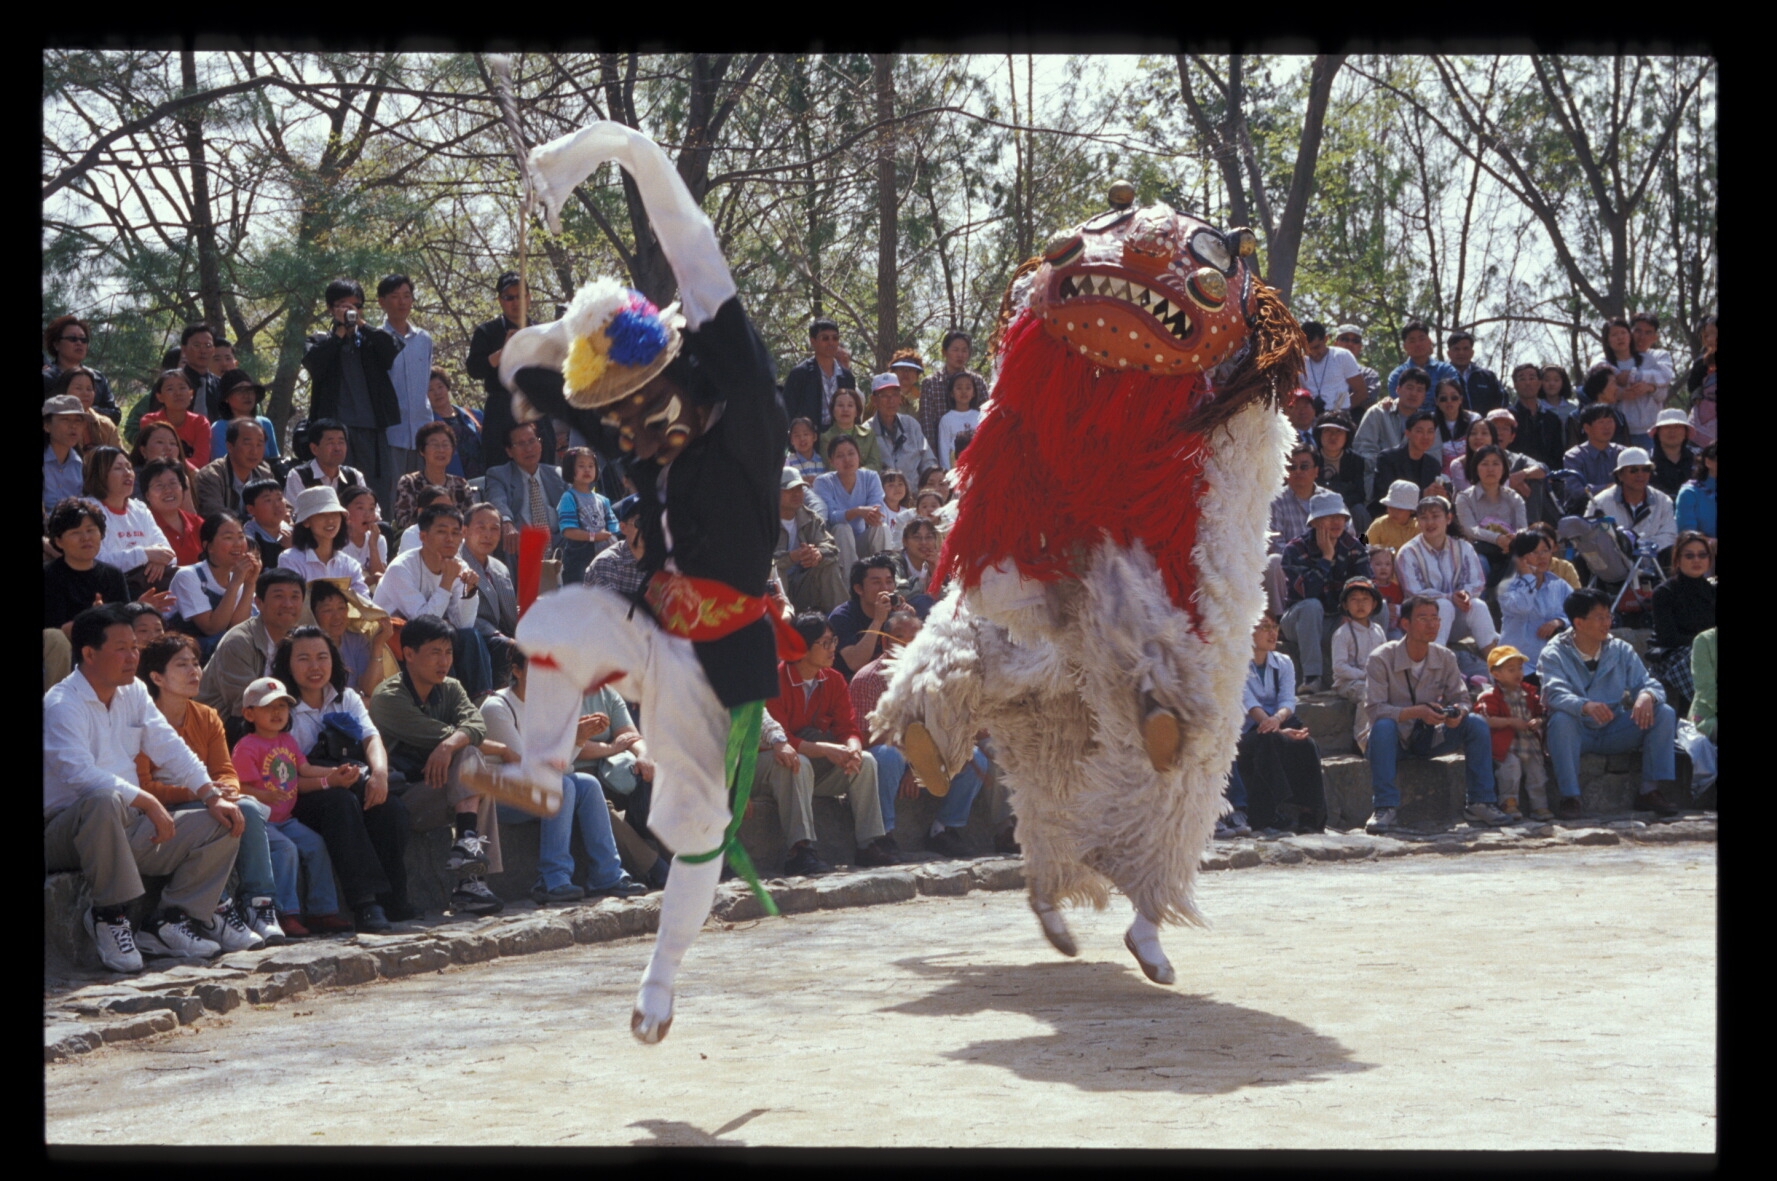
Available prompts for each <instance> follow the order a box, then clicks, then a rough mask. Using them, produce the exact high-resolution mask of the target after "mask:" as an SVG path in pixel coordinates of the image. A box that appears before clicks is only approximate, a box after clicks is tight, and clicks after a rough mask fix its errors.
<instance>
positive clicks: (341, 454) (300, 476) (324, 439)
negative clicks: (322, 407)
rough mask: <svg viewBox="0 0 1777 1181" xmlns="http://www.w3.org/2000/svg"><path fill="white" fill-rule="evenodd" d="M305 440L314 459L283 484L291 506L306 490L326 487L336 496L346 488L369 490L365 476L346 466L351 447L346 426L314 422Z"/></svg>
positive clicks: (331, 420)
mask: <svg viewBox="0 0 1777 1181" xmlns="http://www.w3.org/2000/svg"><path fill="white" fill-rule="evenodd" d="M306 438H307V442H308V449H309V454H310V455H311V456H313V458H312V459H310V460H308V461H307V462H306V463H299V464H297V465H296V466H295V467H293V468H291V469H290V475H289V476H288V478H286V479H285V481H284V496H285V498H286V499H287V500H289V501H290V503H292V504H295V503H296V498H297V497H298V496H301V495H302V493H303V489H305V488H319V487H322V486H323V485H325V486H326V487H328V488H331V489H333V491H334V492H336V493H337V492H338V491H339V490H340V489H342V488H344V487H345V486H346V485H347V484H363V485H364V486H365V487H367V488H368V487H369V486H370V485H369V483H368V482H367V481H366V480H365V479H364V473H363V472H361V471H359V470H358V469H357V468H355V467H352V466H351V465H349V464H347V463H346V451H347V450H348V448H349V444H348V443H347V441H346V439H347V435H346V424H345V423H343V422H341V421H339V419H337V418H311V419H309V425H308V434H307V436H306Z"/></svg>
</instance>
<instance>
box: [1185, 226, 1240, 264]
mask: <svg viewBox="0 0 1777 1181" xmlns="http://www.w3.org/2000/svg"><path fill="white" fill-rule="evenodd" d="M1191 253H1192V254H1195V255H1196V256H1197V257H1198V258H1199V259H1201V260H1202V261H1204V262H1206V263H1208V264H1209V265H1210V266H1212V267H1215V268H1216V269H1217V270H1219V271H1221V272H1223V273H1224V274H1226V273H1227V272H1229V271H1232V270H1233V269H1234V255H1233V254H1232V253H1231V252H1230V251H1229V250H1228V243H1227V242H1226V241H1224V240H1223V238H1222V236H1221V235H1220V234H1218V233H1216V232H1215V231H1214V230H1198V231H1197V232H1196V233H1195V234H1192V235H1191Z"/></svg>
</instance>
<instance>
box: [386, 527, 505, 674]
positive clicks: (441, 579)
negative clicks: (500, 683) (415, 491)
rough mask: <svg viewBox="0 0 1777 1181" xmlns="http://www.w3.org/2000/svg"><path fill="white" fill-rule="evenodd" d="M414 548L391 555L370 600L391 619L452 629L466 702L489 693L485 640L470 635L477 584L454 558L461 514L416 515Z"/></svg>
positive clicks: (476, 606)
mask: <svg viewBox="0 0 1777 1181" xmlns="http://www.w3.org/2000/svg"><path fill="white" fill-rule="evenodd" d="M419 527H420V544H419V548H418V549H410V550H408V551H407V552H406V553H403V554H397V555H396V556H395V559H394V560H393V561H391V562H390V563H389V568H388V569H387V570H385V571H383V577H382V581H380V582H378V583H377V584H376V591H375V593H374V595H373V598H374V599H375V601H376V605H377V606H378V607H381V608H382V609H383V610H384V611H387V612H388V613H389V614H390V615H392V616H394V617H395V618H397V619H417V618H418V617H419V616H421V615H431V616H434V617H436V618H439V619H442V620H444V621H446V622H447V623H449V624H450V626H451V627H452V628H453V629H455V637H454V640H453V643H454V644H455V652H456V667H457V671H458V672H459V673H460V674H461V678H462V684H463V687H464V688H465V689H467V690H468V691H469V695H470V696H471V697H479V696H481V695H482V694H484V693H486V692H488V691H489V690H490V689H492V688H493V683H492V682H493V673H492V672H491V671H490V668H489V665H490V663H491V661H490V658H489V656H488V650H487V641H485V640H483V639H482V638H481V635H480V633H479V632H477V631H476V630H475V622H476V616H477V614H478V613H479V608H480V586H481V579H480V578H479V577H478V576H477V575H476V573H475V571H473V570H471V569H470V568H469V566H468V564H467V563H465V562H464V561H463V559H462V558H461V557H460V556H459V551H460V550H461V549H462V546H463V515H462V514H461V513H459V512H457V510H456V509H454V508H450V507H447V506H445V505H441V504H434V505H428V506H427V507H426V508H423V509H421V510H420V519H419Z"/></svg>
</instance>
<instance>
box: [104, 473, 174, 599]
mask: <svg viewBox="0 0 1777 1181" xmlns="http://www.w3.org/2000/svg"><path fill="white" fill-rule="evenodd" d="M135 486H136V472H135V469H134V468H132V467H130V461H129V459H128V457H126V456H125V455H124V453H123V452H121V451H119V450H118V449H117V448H115V447H99V448H97V449H95V450H94V451H93V453H92V454H91V455H88V456H87V457H86V484H85V487H84V495H85V496H86V497H87V498H88V499H89V500H96V501H98V502H99V504H100V506H101V507H102V508H103V509H104V510H105V542H104V544H103V545H102V546H100V547H99V560H100V561H102V562H108V563H110V564H111V565H113V566H116V567H117V568H118V569H119V570H122V571H123V575H124V578H125V580H127V581H128V582H129V584H130V590H131V593H132V594H140V593H141V592H142V591H144V590H146V589H147V588H149V587H154V588H155V589H157V590H164V589H165V588H166V585H167V583H168V582H170V581H171V580H172V569H173V566H174V565H175V564H176V563H177V562H178V555H177V554H175V553H173V547H172V546H170V545H168V544H167V535H166V534H164V533H162V532H161V531H160V526H159V525H157V524H155V522H154V513H153V512H152V511H151V510H150V509H149V507H148V506H147V505H145V504H143V503H142V502H141V501H139V500H136V499H134V498H132V497H131V496H130V492H131V491H132V490H133V489H134V488H135Z"/></svg>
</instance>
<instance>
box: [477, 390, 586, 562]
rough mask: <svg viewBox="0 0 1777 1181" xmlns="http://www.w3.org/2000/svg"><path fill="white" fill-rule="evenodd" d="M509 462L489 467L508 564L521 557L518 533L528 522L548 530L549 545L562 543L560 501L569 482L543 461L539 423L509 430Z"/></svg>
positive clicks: (491, 493)
mask: <svg viewBox="0 0 1777 1181" xmlns="http://www.w3.org/2000/svg"><path fill="white" fill-rule="evenodd" d="M506 454H507V456H508V457H509V458H508V462H506V463H502V464H499V465H498V466H496V467H490V468H488V469H487V483H486V489H485V490H486V494H487V500H488V503H490V504H492V505H494V506H495V507H496V508H498V509H499V510H500V520H501V522H502V525H501V532H502V540H501V543H500V548H501V550H502V551H503V553H504V556H505V558H506V561H507V562H508V563H509V564H513V565H516V563H517V561H518V535H519V531H520V530H521V529H523V528H524V527H525V526H526V525H542V526H545V527H546V528H548V530H549V548H550V549H552V550H553V549H559V548H560V547H561V516H560V514H559V513H558V512H557V511H556V506H557V505H559V504H560V503H561V498H562V493H564V492H566V491H567V485H566V484H564V483H563V482H562V478H561V472H560V471H559V470H558V469H556V468H554V467H548V466H545V465H544V463H543V439H542V436H541V435H539V434H538V433H537V424H536V423H534V422H521V423H517V424H515V425H514V426H513V427H512V429H511V430H510V431H509V432H508V433H507V437H506Z"/></svg>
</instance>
